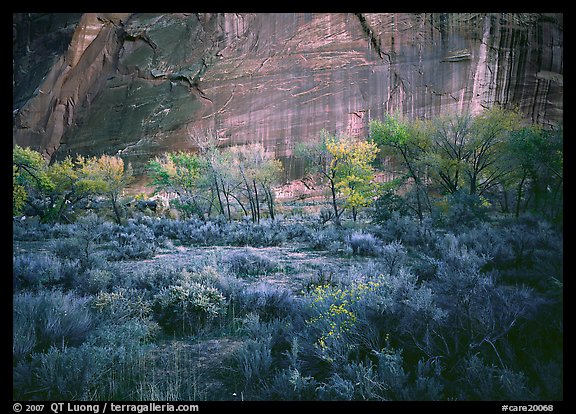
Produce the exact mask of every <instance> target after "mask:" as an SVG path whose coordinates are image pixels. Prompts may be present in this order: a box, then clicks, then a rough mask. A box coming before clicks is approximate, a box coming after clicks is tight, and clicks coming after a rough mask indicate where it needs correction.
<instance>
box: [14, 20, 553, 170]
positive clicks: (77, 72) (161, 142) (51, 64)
mask: <svg viewBox="0 0 576 414" xmlns="http://www.w3.org/2000/svg"><path fill="white" fill-rule="evenodd" d="M41 17H42V19H40V18H39V17H38V16H22V15H15V16H14V45H15V57H14V91H15V92H14V100H13V102H14V127H13V141H14V143H15V144H16V143H18V144H20V145H29V146H33V147H35V148H38V149H41V150H43V151H45V153H46V154H47V155H48V156H52V157H62V156H64V155H65V154H69V153H72V154H74V153H77V152H78V153H83V154H87V155H93V154H101V153H109V154H119V155H120V156H122V157H123V158H124V159H125V161H130V162H132V163H133V165H134V166H135V170H136V172H138V171H139V168H140V167H141V166H142V165H143V163H144V162H146V160H147V159H148V158H149V157H150V156H153V155H154V154H157V153H160V152H163V151H166V150H174V149H188V148H192V144H191V142H190V140H189V139H187V138H188V136H189V135H190V133H192V132H193V131H197V130H206V129H212V130H214V131H216V133H217V134H218V135H219V137H220V138H221V142H222V143H223V145H233V144H239V143H245V142H254V141H256V142H263V143H264V144H265V145H266V147H268V148H270V149H271V150H273V151H275V152H276V155H277V156H279V157H281V158H284V159H287V160H289V159H290V156H291V154H292V151H293V149H294V144H295V143H296V142H300V141H306V140H315V139H318V136H319V131H320V130H321V129H322V128H325V129H327V130H329V131H332V132H336V133H348V134H352V135H362V134H365V133H366V132H367V127H368V122H369V120H370V119H381V118H382V117H383V115H384V113H394V112H399V113H403V114H406V115H408V116H410V117H434V116H436V115H439V114H441V113H447V112H458V113H462V112H464V111H472V112H477V111H480V110H481V109H482V108H483V107H489V106H492V105H494V104H502V105H505V106H509V107H519V108H520V110H521V111H522V112H523V113H524V114H525V115H526V117H527V118H528V119H529V120H531V121H532V122H536V123H539V124H543V125H548V126H553V125H557V124H561V123H562V117H563V102H562V90H563V85H562V83H563V80H562V79H563V16H562V15H561V14H550V15H542V14H452V13H451V14H439V13H435V14H401V13H383V14H213V15H211V14H104V13H102V14H96V13H86V14H84V15H81V16H78V15H72V16H69V17H68V18H67V19H65V18H64V17H63V16H62V15H60V16H58V21H55V22H54V21H53V20H54V19H55V18H54V17H51V18H52V19H53V20H50V22H51V23H50V24H49V25H48V24H46V23H45V22H46V21H47V19H48V18H49V17H47V16H41ZM34 19H36V20H40V21H42V22H44V25H43V26H40V28H37V27H38V26H35V25H34V24H33V21H34ZM45 26H49V27H45ZM35 28H36V29H35ZM42 56H44V58H41V57H42ZM287 167H288V168H289V169H290V168H297V167H295V166H292V164H291V163H290V162H287ZM292 174H298V172H297V171H292Z"/></svg>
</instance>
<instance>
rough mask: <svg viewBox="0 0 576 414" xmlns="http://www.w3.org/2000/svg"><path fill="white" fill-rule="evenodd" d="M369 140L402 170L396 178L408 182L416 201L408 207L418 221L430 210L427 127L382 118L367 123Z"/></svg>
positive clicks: (401, 120)
mask: <svg viewBox="0 0 576 414" xmlns="http://www.w3.org/2000/svg"><path fill="white" fill-rule="evenodd" d="M370 137H371V138H372V139H373V140H374V142H376V143H377V144H378V147H379V148H381V149H382V153H383V154H384V155H385V156H388V157H394V158H396V159H399V160H400V162H401V165H402V166H403V169H404V171H405V172H404V174H402V175H401V177H400V178H401V179H402V180H406V179H407V180H409V181H410V182H411V183H412V185H413V188H412V191H413V194H414V198H415V199H416V205H415V206H412V205H409V207H410V208H411V209H412V210H414V211H415V212H416V214H417V216H418V219H419V220H420V222H422V219H423V217H424V210H425V209H427V210H430V201H429V198H428V189H427V162H428V155H429V149H430V144H431V143H430V135H429V124H428V123H426V122H424V121H411V122H409V121H406V120H403V119H401V118H400V117H395V116H392V115H386V116H385V117H384V119H383V120H382V121H379V120H373V121H371V122H370Z"/></svg>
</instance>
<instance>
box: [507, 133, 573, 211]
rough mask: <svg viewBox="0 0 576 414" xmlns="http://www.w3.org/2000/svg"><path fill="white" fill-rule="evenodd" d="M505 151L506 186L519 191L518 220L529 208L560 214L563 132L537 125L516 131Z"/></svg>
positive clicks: (517, 195) (517, 202) (516, 207)
mask: <svg viewBox="0 0 576 414" xmlns="http://www.w3.org/2000/svg"><path fill="white" fill-rule="evenodd" d="M503 152H504V156H503V157H502V158H503V162H505V163H506V167H507V168H508V169H509V170H510V174H509V175H508V176H507V177H506V180H503V182H502V186H503V187H504V190H506V189H507V188H515V210H514V211H515V215H516V217H518V216H519V215H520V212H521V211H526V209H527V208H528V206H529V205H531V206H532V208H533V209H534V210H535V211H544V212H546V211H547V210H548V211H549V213H550V215H551V216H555V215H557V214H558V213H559V212H560V211H561V209H562V206H561V203H562V197H563V191H562V184H563V151H562V130H561V129H560V130H551V131H545V130H543V129H542V127H540V126H536V125H531V126H527V127H524V128H521V129H518V130H515V131H513V132H512V133H511V135H510V139H509V140H508V141H507V143H506V145H505V147H504V148H503ZM522 204H523V207H522ZM547 204H548V205H547Z"/></svg>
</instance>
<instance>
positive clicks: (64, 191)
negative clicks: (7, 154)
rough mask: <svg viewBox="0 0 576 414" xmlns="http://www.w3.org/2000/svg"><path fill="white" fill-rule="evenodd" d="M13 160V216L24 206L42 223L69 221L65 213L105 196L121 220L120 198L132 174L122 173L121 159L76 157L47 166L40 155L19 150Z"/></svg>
mask: <svg viewBox="0 0 576 414" xmlns="http://www.w3.org/2000/svg"><path fill="white" fill-rule="evenodd" d="M12 159H13V177H14V178H13V185H14V189H13V193H14V202H13V207H14V210H15V212H21V211H22V208H23V206H24V204H26V205H28V206H30V207H31V208H32V210H33V212H34V213H35V214H37V215H39V216H40V219H41V221H42V222H59V221H61V220H67V221H70V218H69V217H68V216H67V212H68V211H69V210H70V209H71V208H72V207H74V206H75V205H76V204H78V203H79V202H80V201H82V200H85V199H87V198H89V197H92V196H95V195H107V196H108V197H110V200H111V202H112V206H113V209H114V212H115V215H116V218H117V221H119V220H120V212H119V203H118V200H119V196H120V193H121V190H122V189H123V188H124V187H125V186H126V185H127V183H128V182H129V179H130V177H131V174H132V173H131V168H127V169H126V170H125V169H124V162H123V161H122V159H120V158H118V157H111V156H107V155H103V156H100V157H84V156H81V155H78V156H77V157H76V158H75V159H73V158H72V157H70V156H68V157H66V158H65V159H64V160H62V161H56V162H54V163H53V164H52V165H48V161H47V160H45V159H44V158H43V157H42V155H41V154H40V153H39V152H37V151H34V150H32V149H30V148H21V147H19V146H16V147H15V148H14V151H13V156H12Z"/></svg>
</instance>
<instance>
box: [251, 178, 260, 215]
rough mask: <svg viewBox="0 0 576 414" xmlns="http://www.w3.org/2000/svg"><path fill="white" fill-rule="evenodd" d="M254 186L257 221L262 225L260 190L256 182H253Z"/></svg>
mask: <svg viewBox="0 0 576 414" xmlns="http://www.w3.org/2000/svg"><path fill="white" fill-rule="evenodd" d="M252 185H253V186H254V202H255V203H256V219H257V221H258V223H260V201H259V200H258V188H256V180H252Z"/></svg>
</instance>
